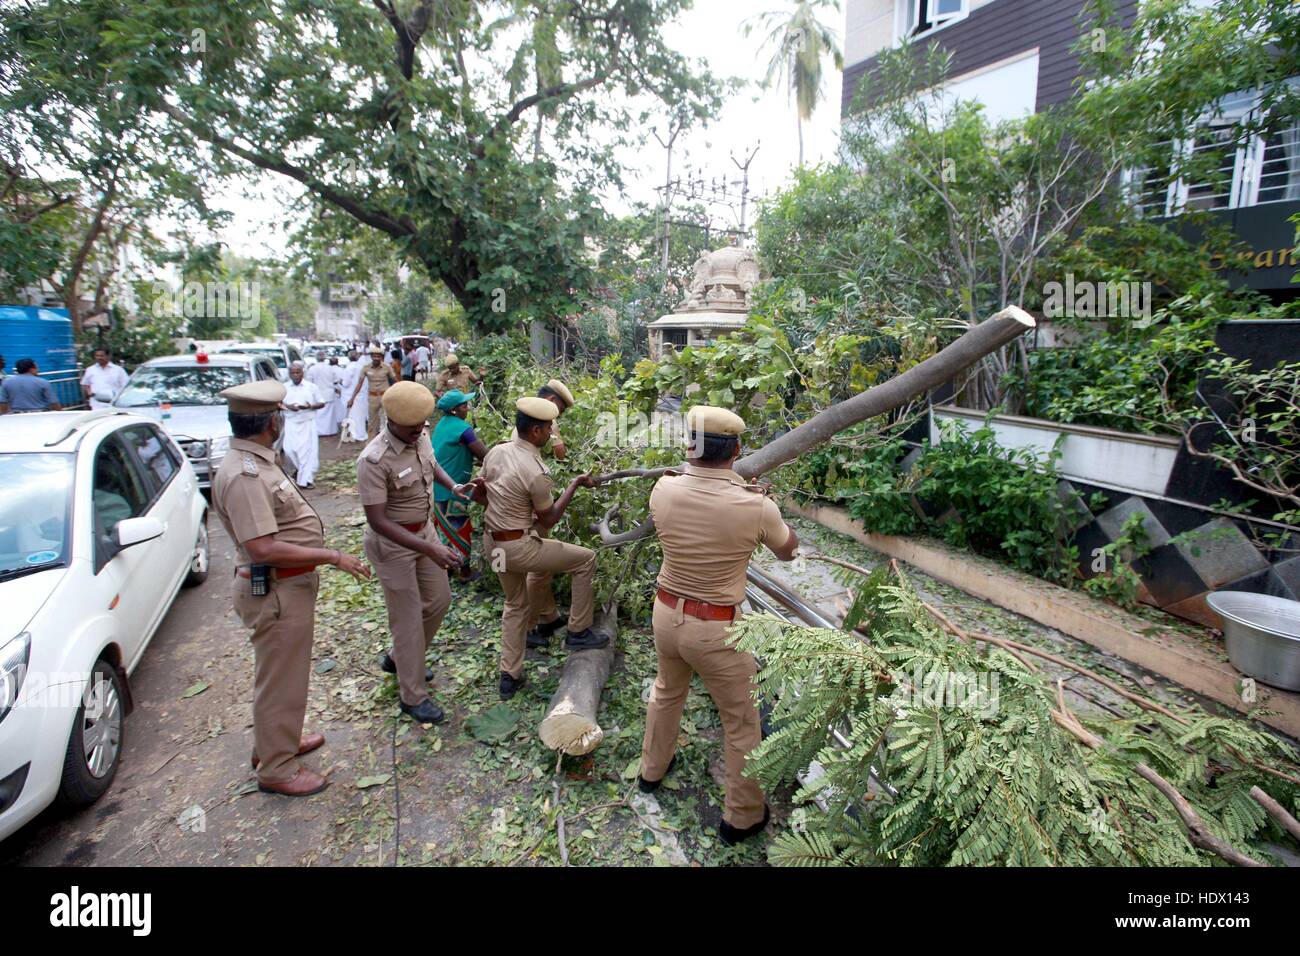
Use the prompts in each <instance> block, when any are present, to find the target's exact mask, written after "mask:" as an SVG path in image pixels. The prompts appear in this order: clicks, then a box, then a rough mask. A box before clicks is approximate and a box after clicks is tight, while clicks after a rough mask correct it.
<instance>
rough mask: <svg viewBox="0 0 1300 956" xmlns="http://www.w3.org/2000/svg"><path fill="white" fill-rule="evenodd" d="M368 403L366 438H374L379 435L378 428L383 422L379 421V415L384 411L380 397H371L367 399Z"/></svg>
mask: <svg viewBox="0 0 1300 956" xmlns="http://www.w3.org/2000/svg"><path fill="white" fill-rule="evenodd" d="M368 400H369V402H370V406H369V414H368V416H367V417H366V438H367V439H370V438H374V437H375V436H376V435H378V434H379V429H380V426H381V425H383V421H382V420H381V419H380V417H379V416H380V413H381V412H382V411H383V410H384V399H383V396H382V395H371V396H369V398H368Z"/></svg>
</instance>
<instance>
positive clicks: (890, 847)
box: [735, 569, 1300, 866]
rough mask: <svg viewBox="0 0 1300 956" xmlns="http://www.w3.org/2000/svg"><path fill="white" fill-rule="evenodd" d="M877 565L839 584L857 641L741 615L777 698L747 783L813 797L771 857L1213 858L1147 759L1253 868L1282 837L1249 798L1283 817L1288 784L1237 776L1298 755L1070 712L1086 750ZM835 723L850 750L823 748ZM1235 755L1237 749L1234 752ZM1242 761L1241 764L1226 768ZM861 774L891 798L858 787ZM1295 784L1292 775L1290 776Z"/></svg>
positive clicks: (1210, 723) (1053, 700) (1005, 861)
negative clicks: (1091, 737) (801, 776)
mask: <svg viewBox="0 0 1300 956" xmlns="http://www.w3.org/2000/svg"><path fill="white" fill-rule="evenodd" d="M886 575H887V570H885V569H881V570H879V571H878V572H876V573H875V574H873V576H872V577H871V578H870V579H869V580H867V581H865V582H863V580H862V578H861V576H858V575H854V576H853V583H854V586H855V587H856V588H857V589H858V595H857V601H856V602H855V603H856V604H857V605H858V606H857V607H855V608H853V609H851V615H852V616H856V617H860V618H861V624H862V626H863V627H864V628H865V629H866V631H867V633H868V635H869V637H868V639H866V640H863V639H862V638H861V637H859V636H858V635H855V634H851V633H848V632H845V631H841V630H825V629H810V628H804V627H798V626H794V625H790V624H786V623H785V622H782V621H779V620H777V619H775V618H772V617H770V616H766V615H760V616H756V617H747V618H745V619H744V620H743V621H742V622H741V623H740V624H739V625H738V627H737V629H736V632H735V634H736V639H737V643H738V646H739V647H741V648H742V649H744V650H748V651H750V652H752V653H754V654H755V655H758V656H759V657H761V658H762V659H763V660H764V667H763V669H762V671H761V673H760V675H759V682H760V686H761V689H762V691H763V692H764V693H765V694H769V695H775V696H777V698H778V700H777V703H776V710H775V714H774V716H773V720H774V723H775V724H776V726H777V727H778V728H779V729H778V730H777V731H776V733H774V734H773V735H772V736H770V737H768V738H767V739H766V740H765V741H764V742H763V743H762V744H761V745H760V746H759V748H758V749H757V750H756V751H755V753H754V755H753V764H752V768H751V772H752V773H753V774H754V776H755V777H756V778H757V779H758V780H759V781H760V782H762V783H763V784H764V785H765V786H768V787H770V786H774V785H777V784H778V783H780V782H781V781H784V780H788V779H790V778H791V777H793V775H794V774H795V773H797V772H799V771H802V770H803V769H804V768H807V767H809V766H810V765H811V764H812V763H814V762H816V763H818V764H820V765H821V766H822V768H824V771H825V773H824V775H823V776H821V777H820V778H819V779H817V780H816V781H810V783H809V785H808V786H806V787H804V788H801V789H800V791H799V792H798V793H797V794H796V795H795V800H796V802H798V801H804V800H811V799H813V798H814V797H818V796H820V797H821V798H822V799H823V800H824V801H826V803H827V804H828V807H829V811H828V812H827V813H824V814H822V813H818V812H813V811H807V812H802V813H798V814H797V815H796V816H795V818H794V819H795V820H796V821H797V825H796V827H795V829H793V830H791V831H790V832H787V833H783V834H782V835H781V836H779V837H778V838H777V839H776V840H775V842H774V844H773V847H772V850H771V853H770V859H771V861H772V862H774V863H780V864H790V865H841V864H848V865H882V864H899V865H932V866H933V865H1022V866H1023V865H1069V866H1098V865H1111V866H1119V865H1140V866H1188V865H1205V864H1209V863H1219V862H1221V861H1220V860H1219V859H1218V858H1217V857H1215V856H1213V855H1211V854H1208V853H1206V852H1204V851H1201V850H1198V849H1197V848H1195V847H1194V846H1193V845H1192V844H1191V842H1190V841H1189V839H1188V837H1187V831H1186V829H1185V828H1184V826H1183V824H1182V822H1181V820H1180V819H1179V817H1178V815H1177V814H1176V813H1175V812H1174V809H1173V807H1172V805H1171V804H1170V803H1169V802H1168V801H1167V800H1166V799H1165V798H1164V797H1163V796H1162V795H1161V794H1160V793H1159V792H1158V791H1157V790H1155V789H1154V788H1153V787H1152V786H1150V785H1149V784H1148V783H1146V782H1145V781H1144V780H1142V779H1141V778H1139V777H1138V776H1137V775H1136V773H1135V772H1134V767H1135V766H1136V765H1137V764H1138V763H1145V764H1146V765H1148V766H1150V767H1151V768H1153V769H1154V770H1155V771H1156V772H1157V773H1159V774H1160V775H1161V776H1163V777H1164V778H1165V779H1166V780H1168V781H1170V782H1171V783H1172V784H1173V785H1174V786H1175V787H1177V788H1178V790H1179V791H1180V792H1181V793H1182V794H1183V795H1184V796H1185V797H1186V799H1187V800H1188V801H1189V803H1190V804H1191V805H1192V806H1193V807H1194V808H1195V811H1196V812H1197V813H1198V814H1199V815H1200V816H1201V818H1202V819H1203V820H1204V821H1205V823H1206V826H1207V827H1208V829H1209V830H1210V831H1211V832H1212V833H1214V834H1215V835H1217V836H1219V837H1221V838H1223V839H1226V840H1228V841H1230V842H1231V843H1232V844H1233V845H1235V846H1236V847H1238V848H1239V849H1242V850H1244V851H1246V852H1248V853H1250V854H1251V855H1253V856H1255V857H1257V858H1266V855H1265V853H1264V851H1263V850H1262V849H1261V843H1262V842H1263V841H1264V840H1266V839H1267V840H1277V841H1279V842H1285V841H1287V840H1289V838H1288V837H1287V836H1286V835H1285V834H1284V833H1283V831H1282V830H1281V829H1280V828H1279V827H1278V826H1277V825H1276V824H1275V823H1274V822H1273V821H1272V819H1271V818H1270V817H1268V816H1267V815H1266V814H1265V812H1264V810H1263V809H1262V808H1261V807H1260V806H1259V805H1258V804H1257V803H1255V802H1254V800H1252V799H1251V798H1250V796H1249V790H1250V788H1251V787H1252V786H1256V785H1258V786H1260V787H1262V788H1264V789H1265V790H1266V791H1267V792H1268V793H1270V794H1271V795H1273V796H1274V797H1275V798H1276V799H1278V800H1279V801H1280V802H1282V803H1283V805H1284V806H1288V807H1291V808H1292V809H1295V808H1297V807H1300V790H1297V789H1296V788H1295V787H1292V786H1291V785H1290V784H1287V783H1286V782H1284V781H1281V780H1279V779H1278V778H1276V777H1273V776H1269V775H1266V774H1263V773H1261V772H1260V771H1258V770H1255V769H1253V768H1252V767H1249V766H1244V765H1243V763H1242V758H1244V759H1245V760H1247V761H1256V762H1259V763H1262V764H1264V765H1267V766H1272V767H1277V768H1285V767H1288V766H1289V767H1294V765H1295V762H1296V754H1295V753H1294V751H1293V750H1292V749H1291V748H1290V747H1289V746H1288V745H1285V744H1283V743H1281V742H1280V741H1279V740H1277V739H1276V738H1275V737H1273V736H1271V735H1269V734H1267V733H1263V732H1261V731H1259V730H1256V729H1255V728H1254V727H1253V726H1252V725H1250V724H1249V723H1248V722H1246V721H1243V720H1239V719H1234V718H1220V717H1214V716H1208V715H1206V714H1204V713H1201V712H1199V711H1195V710H1192V709H1184V708H1179V707H1177V706H1176V705H1175V706H1171V707H1170V709H1171V710H1173V711H1174V712H1175V713H1177V714H1178V715H1179V717H1181V718H1183V720H1184V721H1185V723H1179V722H1176V721H1175V720H1173V719H1171V718H1169V717H1167V716H1164V715H1163V714H1158V713H1151V712H1147V711H1138V710H1136V708H1132V714H1131V715H1130V714H1125V715H1124V716H1122V717H1116V718H1114V719H1107V720H1101V719H1095V718H1086V717H1085V718H1083V720H1084V724H1085V725H1086V727H1087V729H1088V730H1089V731H1090V732H1092V733H1093V734H1096V735H1097V736H1099V737H1100V738H1101V739H1102V741H1103V745H1102V746H1101V747H1100V748H1098V749H1096V750H1090V749H1087V748H1086V747H1083V746H1081V745H1080V743H1079V742H1078V741H1077V740H1076V739H1075V738H1074V737H1073V736H1071V735H1070V734H1069V733H1067V732H1066V731H1064V730H1063V729H1061V728H1060V727H1059V726H1058V725H1057V723H1056V722H1054V720H1053V716H1052V714H1053V710H1054V709H1056V708H1057V707H1058V706H1059V704H1058V701H1057V697H1056V694H1057V691H1056V689H1055V688H1053V687H1051V686H1050V685H1048V684H1047V683H1046V682H1045V681H1044V680H1043V679H1042V676H1041V675H1039V674H1036V673H1033V672H1031V671H1030V670H1028V669H1027V668H1026V667H1025V666H1024V665H1023V664H1021V663H1020V662H1019V661H1017V660H1015V659H1014V658H1013V657H1011V656H1010V655H1008V654H1007V653H1005V652H1003V651H1000V650H996V649H989V651H988V652H987V653H983V652H981V651H980V650H978V649H977V648H976V647H975V646H972V645H970V644H966V643H963V642H960V641H958V640H957V639H955V638H952V637H950V636H948V635H947V633H946V632H944V631H942V630H941V629H940V628H939V626H938V625H937V624H935V623H934V622H932V621H931V620H930V618H929V617H928V616H927V614H926V612H925V610H924V609H923V608H922V607H921V604H920V601H919V599H918V598H917V596H916V594H915V593H914V591H913V590H912V589H911V588H910V587H909V586H895V585H892V584H890V583H888V578H887V577H886ZM832 726H833V727H836V728H838V729H839V730H840V731H841V732H842V733H843V735H844V737H845V738H846V739H847V740H848V743H849V746H848V747H847V749H845V748H841V747H839V746H837V745H836V744H835V743H834V742H833V741H832V740H831V739H830V738H829V734H828V731H827V728H828V727H832ZM1234 751H1235V753H1234ZM1238 755H1240V756H1238ZM872 766H874V767H875V768H876V770H877V771H878V773H879V777H880V779H882V780H884V781H887V782H888V783H889V784H890V785H892V786H893V787H894V788H896V790H897V795H896V796H893V795H891V794H890V793H889V792H888V790H886V789H885V788H883V787H881V786H879V785H878V784H876V783H875V782H874V781H873V780H872V779H871V773H870V771H869V768H870V767H872ZM1292 772H1294V771H1292Z"/></svg>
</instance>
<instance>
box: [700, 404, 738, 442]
mask: <svg viewBox="0 0 1300 956" xmlns="http://www.w3.org/2000/svg"><path fill="white" fill-rule="evenodd" d="M686 426H687V428H689V429H690V430H691V431H701V432H704V434H706V435H739V434H740V433H741V432H743V431H744V430H745V420H744V419H743V418H741V417H740V416H739V415H737V414H736V413H735V412H729V411H727V410H726V409H725V408H715V407H714V406H712V405H696V406H695V407H694V408H692V409H691V410H690V411H689V412H687V413H686Z"/></svg>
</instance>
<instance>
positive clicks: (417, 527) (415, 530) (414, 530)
mask: <svg viewBox="0 0 1300 956" xmlns="http://www.w3.org/2000/svg"><path fill="white" fill-rule="evenodd" d="M428 523H429V522H427V521H421V522H420V523H419V524H404V525H402V526H401V527H403V528H405V529H406V530H407V531H409V532H411V534H419V533H420V532H421V531H423V530H424V526H425V525H427V524H428Z"/></svg>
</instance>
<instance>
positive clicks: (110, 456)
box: [0, 409, 208, 839]
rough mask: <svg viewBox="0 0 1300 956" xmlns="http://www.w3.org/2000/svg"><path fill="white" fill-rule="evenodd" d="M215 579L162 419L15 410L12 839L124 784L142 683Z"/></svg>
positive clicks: (1, 766) (6, 787)
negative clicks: (123, 766)
mask: <svg viewBox="0 0 1300 956" xmlns="http://www.w3.org/2000/svg"><path fill="white" fill-rule="evenodd" d="M207 573H208V532H207V502H206V500H205V499H204V497H203V495H201V494H200V493H199V487H198V481H197V480H196V478H195V476H194V470H193V469H192V468H191V467H190V464H189V462H188V461H187V460H186V458H185V456H184V455H183V454H181V451H180V449H179V448H178V447H177V446H176V444H175V442H173V441H172V439H171V438H170V437H168V435H167V433H166V432H164V431H163V430H162V429H161V428H160V427H159V426H158V424H157V423H155V422H152V421H150V420H149V419H147V418H142V417H140V416H138V415H132V414H130V413H129V412H125V411H121V410H115V409H100V410H97V411H93V412H40V413H35V414H26V415H5V416H4V417H0V606H2V607H3V608H4V625H3V631H0V839H3V838H4V837H6V836H8V835H9V834H11V833H13V832H14V831H15V830H17V829H18V828H19V827H21V826H22V825H23V824H25V823H26V822H27V821H29V820H31V819H32V818H33V817H35V816H36V815H37V814H38V813H40V812H41V811H42V810H43V809H45V808H46V807H47V806H49V805H50V804H51V803H52V802H54V801H55V800H59V801H60V802H62V803H64V804H67V805H73V806H77V805H85V804H89V803H93V802H94V801H95V800H98V799H99V798H100V797H101V796H102V795H103V794H104V793H105V791H107V790H108V788H109V786H110V785H111V784H112V782H113V777H114V775H115V774H116V772H117V766H118V762H119V757H120V754H121V748H122V722H123V718H124V717H125V716H126V715H127V714H128V713H130V711H131V690H130V685H129V683H128V680H129V677H130V675H131V673H132V672H134V670H135V668H136V665H138V664H139V663H140V659H141V658H142V657H143V656H144V652H145V648H146V647H148V645H149V640H150V639H151V638H152V637H153V635H154V632H155V631H156V630H157V628H158V625H159V623H160V622H161V621H162V619H163V616H164V615H166V613H167V610H168V608H170V607H171V604H172V601H173V599H174V598H175V597H176V594H177V592H178V591H179V590H180V588H181V586H182V585H183V584H185V585H195V584H199V583H201V582H202V581H203V580H204V578H206V577H207Z"/></svg>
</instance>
